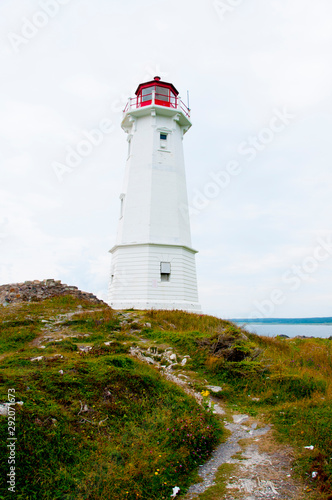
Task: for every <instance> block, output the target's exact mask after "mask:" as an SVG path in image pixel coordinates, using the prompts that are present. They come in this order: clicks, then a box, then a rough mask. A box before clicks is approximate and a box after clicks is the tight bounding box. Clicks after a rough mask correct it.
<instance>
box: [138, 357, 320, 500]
mask: <svg viewBox="0 0 332 500" xmlns="http://www.w3.org/2000/svg"><path fill="white" fill-rule="evenodd" d="M154 349H155V348H154ZM131 354H132V355H133V356H136V357H138V358H139V359H141V360H142V361H145V362H147V363H149V364H154V365H155V366H156V367H157V368H158V369H159V370H160V371H161V373H162V374H163V376H165V377H166V378H167V379H168V380H170V381H172V382H174V383H176V384H177V385H179V386H180V387H181V388H182V389H184V390H185V391H186V392H187V393H188V394H190V395H192V396H194V397H195V398H196V400H197V401H198V402H199V403H201V402H202V395H201V394H200V393H198V392H196V391H194V390H193V388H192V387H191V385H192V382H193V381H194V380H193V378H192V377H191V376H190V374H189V373H188V372H185V373H182V372H181V371H180V372H179V371H177V372H175V371H173V369H174V368H175V366H177V367H179V366H181V363H182V362H183V358H182V361H180V358H181V356H179V355H178V354H175V352H174V350H173V349H168V350H167V352H166V353H165V354H164V355H163V356H162V357H161V359H160V354H159V355H158V352H157V349H156V350H155V351H154V350H151V349H148V350H146V351H145V350H144V349H141V348H131ZM172 358H173V359H172ZM165 360H168V361H171V362H172V364H171V365H169V366H168V367H166V368H165V367H163V362H164V361H165ZM207 389H209V386H207ZM211 401H213V406H214V408H213V410H214V413H216V414H218V415H219V416H220V418H221V419H223V421H224V425H225V427H226V429H227V430H228V432H229V436H228V438H227V440H226V441H225V442H224V443H222V444H220V445H219V446H218V447H217V448H216V450H215V451H214V452H213V454H212V456H211V458H210V460H209V461H208V462H206V463H205V464H202V465H201V466H200V470H199V476H200V477H201V482H199V483H197V484H193V485H192V486H191V487H190V488H189V490H188V492H187V494H186V495H185V496H184V497H181V498H183V500H194V499H197V500H237V499H239V500H240V499H241V500H267V499H269V500H272V499H275V500H313V499H314V498H317V497H315V496H314V495H313V493H312V492H311V490H310V488H308V487H307V486H306V485H305V484H303V483H302V482H301V481H300V480H297V479H295V478H294V476H293V470H292V460H293V454H292V449H291V448H290V447H288V446H284V445H280V444H278V443H277V442H276V440H275V439H274V437H273V429H272V428H271V427H270V426H267V425H264V424H262V423H261V422H260V421H259V419H258V418H257V419H256V418H255V419H254V418H251V417H249V416H248V415H241V414H237V413H235V412H231V411H230V410H229V409H226V408H224V407H223V406H222V405H221V403H220V402H219V400H217V399H216V398H211Z"/></svg>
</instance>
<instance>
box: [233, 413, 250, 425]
mask: <svg viewBox="0 0 332 500" xmlns="http://www.w3.org/2000/svg"><path fill="white" fill-rule="evenodd" d="M248 418H249V417H248V415H233V420H234V423H235V424H242V422H245V421H246V420H248Z"/></svg>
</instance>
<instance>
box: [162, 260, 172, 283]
mask: <svg viewBox="0 0 332 500" xmlns="http://www.w3.org/2000/svg"><path fill="white" fill-rule="evenodd" d="M170 277H171V263H170V262H160V281H170Z"/></svg>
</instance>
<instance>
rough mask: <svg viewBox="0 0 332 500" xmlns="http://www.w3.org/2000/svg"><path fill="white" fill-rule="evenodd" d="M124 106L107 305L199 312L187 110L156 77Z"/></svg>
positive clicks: (121, 307) (174, 93) (140, 88)
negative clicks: (123, 151) (122, 163)
mask: <svg viewBox="0 0 332 500" xmlns="http://www.w3.org/2000/svg"><path fill="white" fill-rule="evenodd" d="M135 94H136V96H135V97H134V98H130V99H129V100H128V104H127V106H126V107H125V109H124V111H123V119H122V123H121V126H122V128H123V130H124V131H125V132H126V134H127V141H128V153H127V161H126V169H125V177H124V184H123V189H122V193H121V194H120V210H119V212H120V214H119V222H118V232H117V239H116V243H115V246H114V247H113V248H112V249H111V250H110V252H111V254H112V264H111V276H110V284H109V303H110V305H111V307H113V308H114V309H129V308H134V309H181V310H185V311H191V312H199V311H200V305H199V301H198V293H197V280H196V264H195V254H196V253H197V251H196V250H194V249H193V248H192V245H191V235H190V222H189V214H188V198H187V188H186V176H185V166H184V156H183V145H182V142H183V136H184V134H185V133H186V132H187V131H188V130H189V128H190V127H191V121H190V110H189V109H188V108H187V106H185V104H184V103H183V102H182V101H181V99H180V98H179V93H178V91H177V90H176V88H175V87H174V85H173V84H172V83H167V82H164V81H162V80H161V79H160V78H159V77H158V76H156V77H155V78H154V79H153V80H152V81H148V82H145V83H141V84H140V85H139V86H138V88H137V90H136V93H135Z"/></svg>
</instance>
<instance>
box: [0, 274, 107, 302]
mask: <svg viewBox="0 0 332 500" xmlns="http://www.w3.org/2000/svg"><path fill="white" fill-rule="evenodd" d="M59 295H72V296H73V297H77V298H78V299H83V300H89V301H90V302H92V303H93V304H105V302H103V301H102V300H100V299H98V298H97V297H96V296H95V295H93V294H92V293H88V292H82V291H81V290H79V289H78V288H77V287H76V286H68V285H66V284H64V283H61V281H56V280H53V279H47V280H43V281H38V280H34V281H25V282H24V283H14V284H9V285H1V286H0V304H2V305H4V306H5V305H8V304H13V303H17V302H36V301H39V300H44V299H49V298H51V297H55V296H59Z"/></svg>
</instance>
